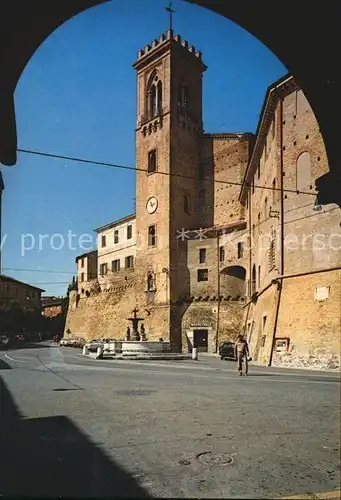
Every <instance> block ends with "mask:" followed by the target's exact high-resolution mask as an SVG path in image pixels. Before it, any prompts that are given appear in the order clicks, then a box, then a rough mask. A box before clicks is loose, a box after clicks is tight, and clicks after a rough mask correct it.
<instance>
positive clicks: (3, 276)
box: [0, 274, 45, 292]
mask: <svg viewBox="0 0 341 500" xmlns="http://www.w3.org/2000/svg"><path fill="white" fill-rule="evenodd" d="M0 281H10V282H13V283H16V284H18V285H25V286H28V287H29V288H33V289H34V290H39V291H40V292H45V290H43V289H42V288H38V287H37V286H34V285H30V284H29V283H25V282H24V281H19V280H16V279H15V278H12V277H11V276H7V275H6V274H0Z"/></svg>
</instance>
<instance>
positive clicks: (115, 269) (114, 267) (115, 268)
mask: <svg viewBox="0 0 341 500" xmlns="http://www.w3.org/2000/svg"><path fill="white" fill-rule="evenodd" d="M120 268H121V263H120V259H116V260H113V261H112V262H111V270H112V272H113V273H117V272H118V271H119V270H120Z"/></svg>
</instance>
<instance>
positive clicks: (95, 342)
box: [86, 339, 104, 352]
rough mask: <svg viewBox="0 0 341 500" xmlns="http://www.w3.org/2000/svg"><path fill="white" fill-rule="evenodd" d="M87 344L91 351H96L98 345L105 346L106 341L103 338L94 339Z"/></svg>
mask: <svg viewBox="0 0 341 500" xmlns="http://www.w3.org/2000/svg"><path fill="white" fill-rule="evenodd" d="M86 346H87V348H88V349H89V351H90V352H96V351H97V348H98V347H104V341H103V340H102V339H93V340H90V342H88V343H87V344H86Z"/></svg>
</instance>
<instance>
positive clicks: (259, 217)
mask: <svg viewBox="0 0 341 500" xmlns="http://www.w3.org/2000/svg"><path fill="white" fill-rule="evenodd" d="M257 219H258V225H259V224H260V212H258V218H257Z"/></svg>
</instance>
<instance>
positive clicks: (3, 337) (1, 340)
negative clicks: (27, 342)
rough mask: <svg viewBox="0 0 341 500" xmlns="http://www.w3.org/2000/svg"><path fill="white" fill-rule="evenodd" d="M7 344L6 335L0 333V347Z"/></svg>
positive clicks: (7, 338)
mask: <svg viewBox="0 0 341 500" xmlns="http://www.w3.org/2000/svg"><path fill="white" fill-rule="evenodd" d="M8 344H9V337H8V335H0V348H1V347H8Z"/></svg>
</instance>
